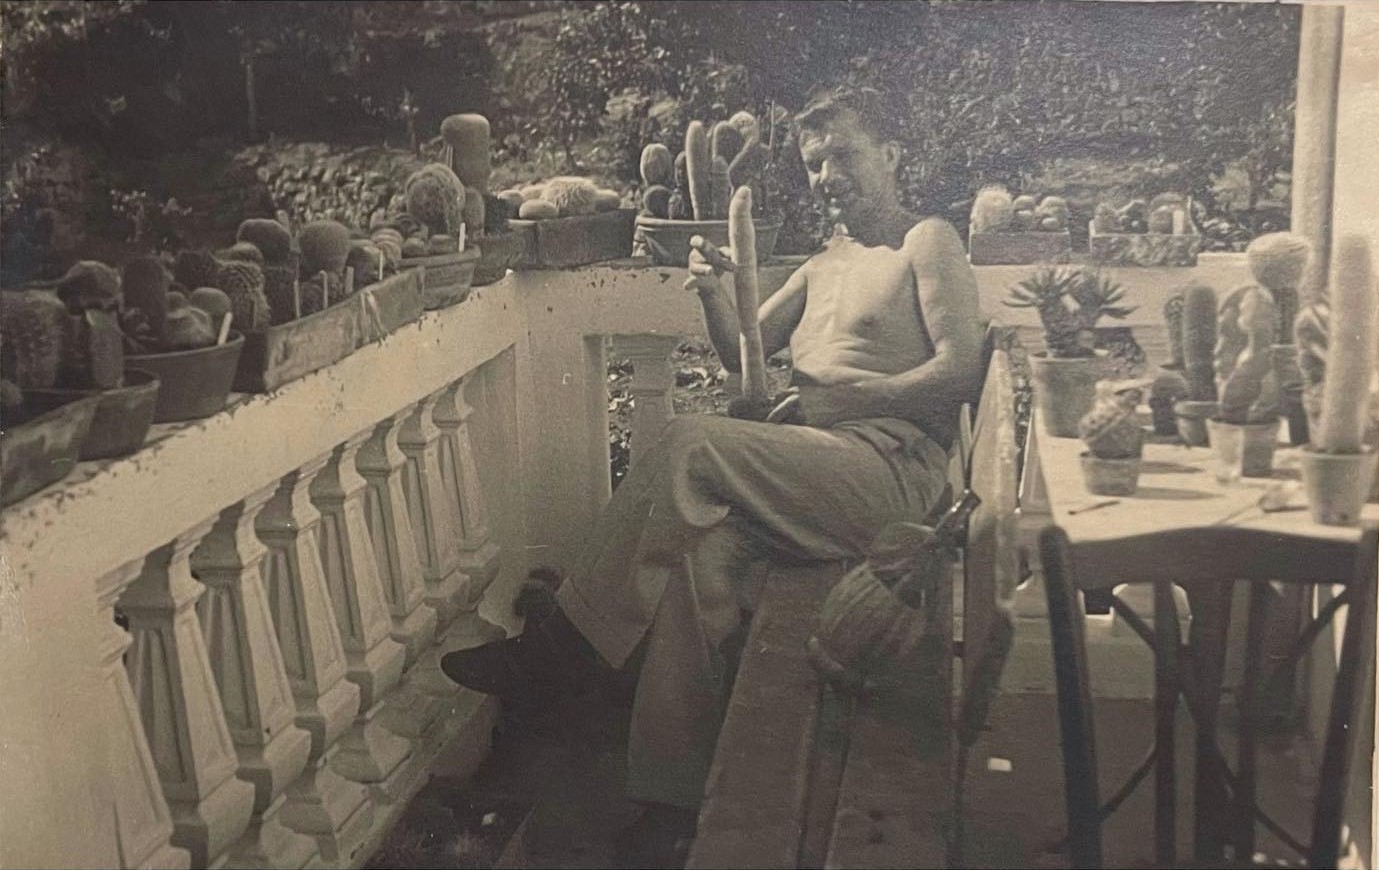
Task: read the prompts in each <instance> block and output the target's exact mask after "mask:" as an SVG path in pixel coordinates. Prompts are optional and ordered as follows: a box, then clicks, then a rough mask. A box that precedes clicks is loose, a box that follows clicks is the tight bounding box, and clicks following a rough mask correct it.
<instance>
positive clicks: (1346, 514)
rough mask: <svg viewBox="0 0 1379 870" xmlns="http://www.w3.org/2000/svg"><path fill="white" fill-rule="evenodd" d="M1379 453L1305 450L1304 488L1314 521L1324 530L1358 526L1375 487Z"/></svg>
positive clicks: (1303, 456) (1303, 459)
mask: <svg viewBox="0 0 1379 870" xmlns="http://www.w3.org/2000/svg"><path fill="white" fill-rule="evenodd" d="M1376 459H1379V452H1376V451H1375V449H1374V448H1373V447H1368V446H1367V447H1365V449H1364V452H1363V453H1321V452H1318V451H1317V450H1315V449H1314V448H1313V447H1311V446H1310V445H1309V446H1307V447H1304V448H1303V450H1302V485H1303V489H1304V491H1306V493H1307V504H1308V506H1309V507H1310V509H1311V511H1312V519H1313V521H1315V522H1318V523H1321V524H1322V525H1324V526H1354V525H1358V524H1359V522H1360V509H1361V508H1362V507H1363V506H1364V503H1365V497H1366V496H1368V495H1369V489H1370V486H1372V485H1373V483H1374V470H1375V460H1376Z"/></svg>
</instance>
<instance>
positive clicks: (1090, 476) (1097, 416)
mask: <svg viewBox="0 0 1379 870" xmlns="http://www.w3.org/2000/svg"><path fill="white" fill-rule="evenodd" d="M1148 385H1149V382H1148V381H1142V380H1136V381H1123V382H1116V381H1100V382H1098V383H1097V385H1096V386H1097V397H1096V404H1094V405H1093V406H1092V410H1090V411H1088V412H1087V414H1086V415H1085V416H1083V418H1082V419H1081V420H1079V421H1078V427H1077V428H1078V434H1079V435H1081V437H1082V442H1083V443H1084V444H1086V445H1087V450H1086V452H1085V453H1083V454H1082V456H1081V457H1080V458H1081V460H1082V476H1083V481H1084V483H1085V484H1086V487H1087V491H1088V492H1090V493H1091V494H1093V495H1133V494H1134V493H1135V490H1136V489H1137V488H1138V486H1139V477H1140V459H1141V457H1142V455H1143V453H1144V429H1143V427H1141V426H1140V423H1139V418H1138V417H1137V415H1136V410H1137V409H1138V407H1139V404H1140V400H1141V399H1142V398H1143V396H1144V391H1145V388H1146V387H1148Z"/></svg>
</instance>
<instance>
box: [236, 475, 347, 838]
mask: <svg viewBox="0 0 1379 870" xmlns="http://www.w3.org/2000/svg"><path fill="white" fill-rule="evenodd" d="M326 459H327V457H322V458H320V459H317V460H314V461H312V462H310V463H308V464H307V465H305V466H303V467H302V468H301V469H299V470H297V471H294V472H291V473H289V474H288V475H286V476H285V477H284V478H283V479H282V481H281V482H280V483H279V484H278V488H277V491H276V492H275V493H274V494H273V497H272V498H271V499H269V501H268V504H266V505H265V506H264V508H263V510H262V511H261V512H260V513H259V516H258V519H257V521H256V522H255V527H256V530H257V532H258V536H259V539H260V540H262V541H263V543H264V544H265V545H266V546H267V547H268V555H267V556H266V557H265V558H264V559H263V561H262V565H263V568H262V572H263V579H264V587H265V589H266V590H267V592H268V602H269V610H270V612H271V614H272V616H273V627H274V630H275V631H276V632H277V635H278V646H279V648H280V649H281V651H282V656H283V666H284V668H285V669H286V671H287V681H288V684H289V685H290V686H291V687H292V697H293V700H294V702H295V704H296V709H297V714H296V723H297V725H298V726H299V727H301V728H305V729H306V731H307V733H309V734H310V735H311V755H310V757H309V759H308V761H307V767H306V770H305V771H304V772H303V773H302V775H301V776H300V777H298V778H297V780H296V782H294V783H293V784H292V785H291V786H290V787H289V788H288V803H287V806H286V807H284V809H283V812H282V819H283V822H284V823H286V824H287V825H288V826H289V827H291V828H292V829H293V830H295V831H299V832H301V833H303V834H309V835H311V836H313V837H315V838H316V843H317V845H318V846H319V847H320V850H321V857H322V858H324V859H325V860H326V861H328V862H330V863H332V864H344V863H349V862H350V861H351V860H352V858H353V856H354V853H355V852H356V851H357V850H358V849H359V847H360V845H361V844H362V843H363V841H364V838H365V837H366V836H367V835H368V832H369V828H370V826H371V825H372V824H373V818H374V806H373V803H372V802H370V801H369V795H368V791H367V790H366V789H365V788H364V787H363V786H361V785H359V784H358V783H354V782H350V781H349V780H347V779H345V778H344V777H343V776H341V775H340V773H339V772H338V771H337V770H336V769H335V760H336V758H337V757H338V756H339V755H340V751H341V746H340V738H341V736H343V735H344V733H345V731H346V730H348V729H349V727H350V724H351V723H352V722H353V721H354V716H355V714H356V713H357V712H358V711H359V687H358V686H356V685H355V684H354V683H352V682H350V681H349V680H347V679H345V650H344V647H343V646H342V645H341V642H340V630H339V628H337V627H336V625H335V616H334V614H333V613H332V612H331V601H330V596H329V594H328V593H327V591H326V577H325V570H324V569H323V568H322V567H321V552H320V549H319V548H318V547H317V544H316V535H317V527H318V525H319V523H320V514H318V513H317V511H316V508H315V507H313V506H312V504H311V499H310V496H309V489H310V486H311V482H312V481H313V480H314V479H315V477H316V475H317V474H318V473H319V472H320V470H321V468H322V467H323V466H324V465H325V463H326Z"/></svg>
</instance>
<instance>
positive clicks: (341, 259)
mask: <svg viewBox="0 0 1379 870" xmlns="http://www.w3.org/2000/svg"><path fill="white" fill-rule="evenodd" d="M350 241H351V240H350V231H349V228H348V227H346V226H345V225H344V224H342V223H339V222H338V221H312V222H311V223H309V224H307V225H306V226H304V227H302V231H301V232H300V233H298V235H297V244H298V245H299V246H300V247H301V250H302V265H301V275H302V276H303V277H310V276H312V275H315V274H316V273H318V272H327V273H329V274H331V275H336V276H339V275H340V274H342V273H343V272H344V271H345V260H346V259H347V258H348V257H349V255H350ZM221 289H222V290H223V289H225V288H223V287H222V288H221Z"/></svg>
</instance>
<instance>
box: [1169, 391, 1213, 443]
mask: <svg viewBox="0 0 1379 870" xmlns="http://www.w3.org/2000/svg"><path fill="white" fill-rule="evenodd" d="M1219 410H1220V406H1219V405H1217V403H1216V402H1201V401H1197V400H1195V399H1185V400H1183V401H1181V402H1179V403H1178V404H1176V405H1174V406H1173V416H1175V417H1176V418H1177V419H1178V437H1179V438H1181V439H1183V443H1184V444H1186V445H1187V446H1189V447H1206V446H1207V444H1208V440H1207V420H1209V419H1211V418H1212V417H1215V416H1216V413H1217V411H1219Z"/></svg>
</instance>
